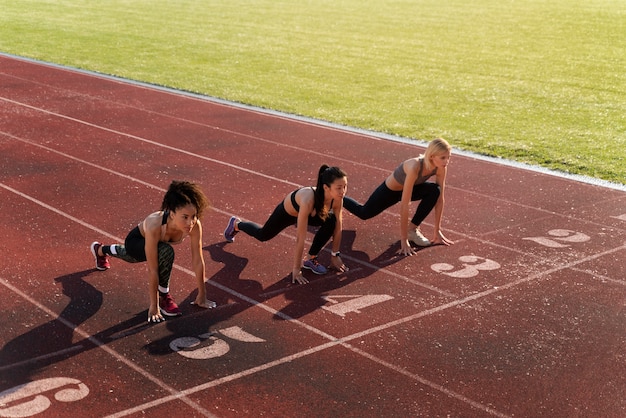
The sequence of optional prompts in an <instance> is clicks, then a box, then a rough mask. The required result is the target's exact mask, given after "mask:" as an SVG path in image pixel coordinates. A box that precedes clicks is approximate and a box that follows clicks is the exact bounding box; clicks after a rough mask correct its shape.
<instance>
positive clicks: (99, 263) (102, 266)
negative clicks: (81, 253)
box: [91, 241, 111, 271]
mask: <svg viewBox="0 0 626 418" xmlns="http://www.w3.org/2000/svg"><path fill="white" fill-rule="evenodd" d="M100 247H102V244H101V243H99V242H98V241H94V242H92V243H91V254H93V257H94V258H95V259H96V268H97V269H98V270H102V271H104V270H106V269H109V268H111V264H109V256H108V255H98V250H99V249H100Z"/></svg>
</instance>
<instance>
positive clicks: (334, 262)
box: [330, 256, 350, 273]
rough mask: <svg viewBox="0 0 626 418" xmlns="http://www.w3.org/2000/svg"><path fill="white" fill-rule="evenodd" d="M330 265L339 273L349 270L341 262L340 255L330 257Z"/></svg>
mask: <svg viewBox="0 0 626 418" xmlns="http://www.w3.org/2000/svg"><path fill="white" fill-rule="evenodd" d="M330 266H331V267H332V268H334V269H335V270H337V271H338V272H340V273H344V272H346V271H348V270H350V269H349V268H348V267H347V266H346V265H345V264H343V261H341V257H339V256H336V257H331V258H330Z"/></svg>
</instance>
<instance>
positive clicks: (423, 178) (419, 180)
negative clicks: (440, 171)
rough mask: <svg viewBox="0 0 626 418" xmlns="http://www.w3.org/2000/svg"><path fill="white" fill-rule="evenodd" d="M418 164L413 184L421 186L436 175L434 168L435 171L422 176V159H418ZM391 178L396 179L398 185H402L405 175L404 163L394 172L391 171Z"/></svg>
mask: <svg viewBox="0 0 626 418" xmlns="http://www.w3.org/2000/svg"><path fill="white" fill-rule="evenodd" d="M419 163H420V168H419V171H418V173H417V179H415V184H422V183H424V182H426V180H428V179H429V178H431V177H432V176H434V175H435V174H436V173H437V168H436V167H435V169H434V170H433V171H432V172H431V173H427V174H424V173H423V172H424V158H420V159H419ZM393 178H394V179H396V181H397V182H398V183H400V184H402V185H404V181H405V180H406V173H405V172H404V161H403V162H401V163H400V165H399V166H397V167H396V169H395V170H393Z"/></svg>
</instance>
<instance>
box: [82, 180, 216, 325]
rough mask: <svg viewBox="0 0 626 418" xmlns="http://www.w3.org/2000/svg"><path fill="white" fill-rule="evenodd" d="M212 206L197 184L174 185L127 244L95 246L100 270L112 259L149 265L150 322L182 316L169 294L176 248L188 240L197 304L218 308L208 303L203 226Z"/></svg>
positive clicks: (133, 230)
mask: <svg viewBox="0 0 626 418" xmlns="http://www.w3.org/2000/svg"><path fill="white" fill-rule="evenodd" d="M209 206H210V205H209V201H208V199H207V198H206V196H205V195H204V193H203V192H202V190H200V188H199V187H198V186H197V185H196V184H194V183H190V182H187V181H173V182H172V183H171V184H170V186H169V188H168V190H167V192H166V193H165V196H164V197H163V202H162V204H161V210H159V211H157V212H153V213H151V214H150V215H148V216H147V217H146V218H145V219H144V220H143V221H142V222H140V223H139V225H137V226H136V227H135V228H133V229H132V230H131V231H130V232H129V233H128V236H127V237H126V240H125V241H124V244H113V245H102V243H100V242H97V241H96V242H93V243H92V244H91V253H92V254H93V256H94V258H95V260H96V269H98V270H107V269H109V268H110V267H111V265H110V263H109V257H114V258H119V259H122V260H124V261H126V262H129V263H141V262H144V261H145V262H146V263H147V267H148V290H149V295H150V307H149V308H148V322H161V321H163V320H164V317H163V315H166V316H178V315H181V311H180V309H179V308H178V305H177V304H176V302H174V299H173V298H172V296H171V295H170V293H169V291H170V275H171V273H172V267H173V265H174V249H173V248H172V245H175V244H180V243H181V242H182V241H183V240H184V239H185V238H187V237H189V242H190V245H191V264H192V266H193V271H194V273H195V276H196V281H197V285H198V296H197V297H196V300H195V301H194V302H193V303H194V304H196V305H197V306H200V307H203V308H213V307H215V302H212V301H209V300H207V299H206V288H205V283H204V269H205V264H204V257H203V255H202V224H201V222H200V217H201V216H202V213H203V211H204V210H205V209H207V208H208V207H209Z"/></svg>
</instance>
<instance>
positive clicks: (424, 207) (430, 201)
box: [343, 182, 441, 226]
mask: <svg viewBox="0 0 626 418" xmlns="http://www.w3.org/2000/svg"><path fill="white" fill-rule="evenodd" d="M440 194H441V189H440V188H439V185H438V184H437V183H431V182H426V183H421V184H417V185H415V186H413V193H412V194H411V201H412V202H414V201H416V200H421V202H420V203H419V205H418V206H417V210H416V211H415V215H414V216H413V219H411V222H413V224H415V225H417V226H419V225H420V224H421V223H422V221H423V220H424V219H426V216H428V214H429V213H430V211H431V210H433V208H434V207H435V204H436V203H437V199H439V195H440ZM400 200H402V190H400V191H397V192H396V191H393V190H390V189H389V188H388V187H387V185H386V184H385V182H383V183H382V184H381V185H380V186H378V187H377V188H376V190H374V192H373V193H372V195H371V196H370V197H369V199H367V202H365V204H364V205H361V204H359V203H358V202H357V201H356V200H354V199H352V198H350V197H348V196H345V197H344V198H343V207H344V208H346V210H347V211H349V212H351V213H353V214H354V215H356V216H357V217H359V218H360V219H363V220H365V219H370V218H373V217H374V216H376V215H379V214H380V213H381V212H382V211H384V210H385V209H387V208H389V207H391V206H393V205H395V204H396V203H398V202H399V201H400Z"/></svg>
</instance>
